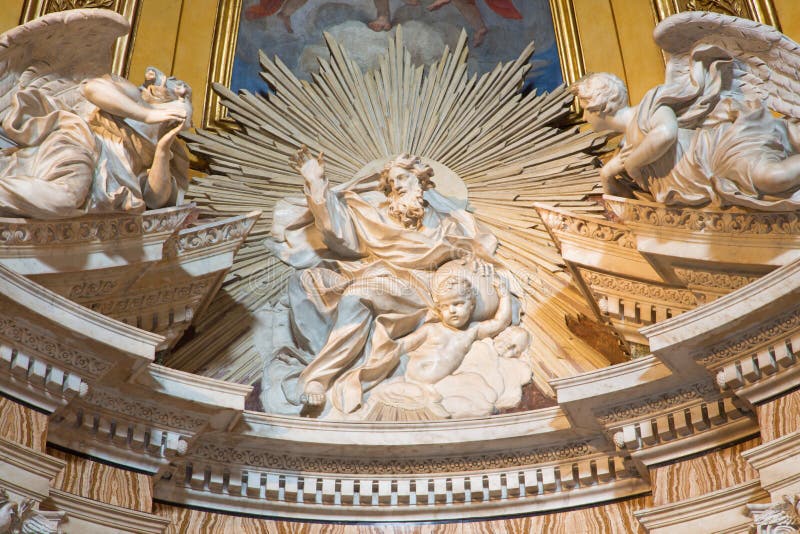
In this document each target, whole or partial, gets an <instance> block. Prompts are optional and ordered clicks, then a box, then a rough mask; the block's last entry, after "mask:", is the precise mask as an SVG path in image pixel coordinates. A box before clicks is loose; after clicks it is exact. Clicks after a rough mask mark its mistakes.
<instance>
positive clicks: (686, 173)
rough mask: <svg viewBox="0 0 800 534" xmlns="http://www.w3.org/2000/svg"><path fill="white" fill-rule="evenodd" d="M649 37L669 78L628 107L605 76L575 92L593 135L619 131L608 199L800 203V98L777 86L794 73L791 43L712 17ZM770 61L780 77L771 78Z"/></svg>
mask: <svg viewBox="0 0 800 534" xmlns="http://www.w3.org/2000/svg"><path fill="white" fill-rule="evenodd" d="M655 38H656V42H657V43H658V44H659V45H661V46H662V48H664V50H665V51H666V52H667V53H668V54H670V56H669V62H668V66H667V76H666V82H665V83H664V84H663V85H659V86H657V87H655V88H654V89H652V90H650V91H649V92H648V93H647V94H646V95H645V96H644V98H643V99H642V101H641V102H640V103H639V105H637V106H633V107H631V106H629V105H628V94H627V91H626V89H625V85H624V83H623V82H622V81H621V80H620V79H619V78H617V77H616V76H614V75H611V74H606V73H599V74H592V75H589V76H587V77H585V78H583V79H581V80H579V81H578V82H576V83H575V84H574V86H573V88H572V90H573V93H574V94H575V95H576V96H577V97H578V100H579V101H580V104H581V106H582V107H583V108H584V117H585V119H586V120H587V121H588V122H589V123H590V124H591V125H592V126H593V127H594V128H595V129H597V130H611V131H614V132H619V133H624V134H625V137H624V140H623V144H622V149H621V150H620V152H619V153H618V154H617V155H616V156H614V157H613V158H612V159H611V160H610V161H609V162H608V163H607V164H606V165H605V166H604V167H603V170H602V171H601V179H602V181H603V186H604V189H605V191H606V193H608V194H611V195H618V196H627V197H632V196H634V195H635V194H640V195H641V194H647V195H650V196H651V197H652V198H653V199H654V200H656V201H657V202H662V203H664V204H667V205H678V206H702V205H706V204H711V205H712V206H716V207H727V206H731V205H739V206H744V207H749V208H754V209H760V210H769V211H778V210H794V209H797V208H798V207H800V192H798V190H799V189H800V155H798V154H800V129H799V127H798V123H797V119H798V118H800V97H798V95H797V94H796V93H794V92H791V91H787V90H785V89H784V88H783V87H781V86H779V85H778V82H776V81H774V80H780V79H781V78H782V76H781V75H779V74H780V72H781V70H782V69H783V70H786V71H791V72H792V73H794V72H795V70H794V69H796V68H797V65H798V64H800V57H799V56H798V54H797V52H796V51H797V49H798V45H797V44H796V43H794V42H792V41H790V40H789V39H788V38H786V37H785V36H783V35H781V34H780V33H778V31H777V30H775V29H774V28H771V27H768V26H764V25H760V24H756V23H753V22H752V21H745V20H744V19H738V18H735V17H730V16H725V15H719V14H715V13H682V14H680V15H676V16H674V17H670V18H669V19H667V20H665V21H664V22H662V23H661V24H660V25H659V26H658V27H657V28H656V31H655ZM767 65H769V66H770V67H769V68H772V69H774V70H776V71H778V72H777V73H776V75H775V76H773V77H771V78H770V79H764V78H763V77H764V69H765V68H768V67H767ZM792 76H794V74H792ZM773 78H774V80H773ZM773 110H774V111H777V112H781V113H783V114H784V115H785V116H786V118H779V117H775V116H774V115H773V114H772V111H773Z"/></svg>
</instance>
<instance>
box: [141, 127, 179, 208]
mask: <svg viewBox="0 0 800 534" xmlns="http://www.w3.org/2000/svg"><path fill="white" fill-rule="evenodd" d="M183 127H184V125H183V123H179V124H178V125H177V126H175V127H173V128H172V129H171V130H170V131H168V132H167V133H166V134H164V135H163V136H162V137H161V139H159V140H158V143H157V144H156V150H155V153H154V155H153V164H152V165H151V166H150V171H149V172H148V173H147V183H145V186H144V191H143V192H142V194H143V196H144V201H145V204H147V207H148V208H149V209H151V210H152V209H158V208H163V207H164V206H166V205H167V203H168V202H169V200H170V199H171V198H172V193H173V190H174V188H175V184H174V183H173V179H172V170H171V165H170V162H171V160H172V143H173V142H174V141H175V137H176V136H177V135H178V133H179V132H180V131H181V130H182V129H183Z"/></svg>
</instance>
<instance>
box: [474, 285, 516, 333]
mask: <svg viewBox="0 0 800 534" xmlns="http://www.w3.org/2000/svg"><path fill="white" fill-rule="evenodd" d="M494 287H495V289H497V292H498V293H499V294H500V302H499V303H498V305H497V312H496V313H495V314H494V317H492V318H491V319H489V320H488V321H481V322H480V323H478V324H477V325H476V326H475V328H476V333H475V337H476V339H483V338H487V337H494V336H496V335H497V334H499V333H500V332H502V331H503V330H505V329H506V328H507V327H508V325H510V324H511V293H510V292H509V290H508V282H506V281H505V280H504V279H502V278H500V277H498V278H496V281H495V284H494Z"/></svg>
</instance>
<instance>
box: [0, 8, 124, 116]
mask: <svg viewBox="0 0 800 534" xmlns="http://www.w3.org/2000/svg"><path fill="white" fill-rule="evenodd" d="M129 28H130V25H129V24H128V21H127V20H125V17H123V16H122V15H119V14H117V13H115V12H113V11H108V10H105V9H73V10H69V11H60V12H58V13H52V14H49V15H45V16H43V17H40V18H38V19H35V20H32V21H31V22H28V23H26V24H23V25H22V26H17V27H16V28H13V29H11V30H9V31H7V32H6V33H4V34H2V35H0V118H2V117H3V116H4V115H5V111H6V109H7V108H8V106H9V105H10V103H11V99H12V97H13V95H14V94H15V93H16V92H17V91H18V89H19V88H22V87H32V86H33V87H40V88H42V89H44V90H45V91H47V93H48V94H50V95H53V96H56V97H60V98H66V99H67V100H69V94H70V93H74V92H75V90H76V89H77V87H78V85H79V84H80V82H81V81H83V80H85V79H87V78H95V77H98V76H102V75H104V74H108V73H109V72H111V62H112V53H113V46H114V43H115V41H116V39H117V37H119V36H121V35H125V34H126V33H127V32H128V29H129Z"/></svg>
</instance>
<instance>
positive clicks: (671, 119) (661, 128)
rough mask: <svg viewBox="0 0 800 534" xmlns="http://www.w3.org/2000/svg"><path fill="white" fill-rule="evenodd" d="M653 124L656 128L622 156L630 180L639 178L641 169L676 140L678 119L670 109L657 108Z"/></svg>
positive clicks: (664, 107) (663, 152)
mask: <svg viewBox="0 0 800 534" xmlns="http://www.w3.org/2000/svg"><path fill="white" fill-rule="evenodd" d="M653 122H654V123H655V124H656V127H655V128H653V129H652V130H650V131H649V132H648V133H647V135H646V136H645V138H644V139H643V140H642V141H641V142H640V143H638V144H637V145H636V146H634V147H632V149H631V150H630V152H629V153H627V154H626V155H623V160H624V163H625V170H626V171H627V173H628V174H629V175H630V176H631V177H632V178H639V177H640V176H641V174H642V173H641V169H642V167H644V166H645V165H647V164H648V163H651V162H653V161H656V160H657V159H658V158H660V157H661V156H663V155H664V154H665V153H666V152H667V150H669V149H670V148H672V145H674V144H675V141H677V140H678V118H677V117H676V116H675V112H674V111H672V108H670V107H668V106H661V107H659V108H658V109H657V110H656V112H655V113H654V114H653Z"/></svg>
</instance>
